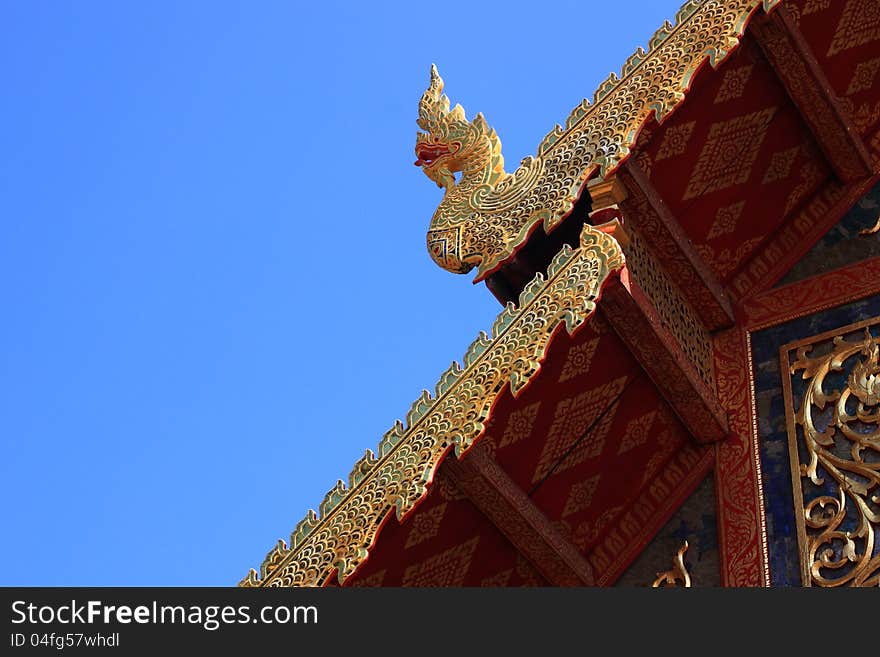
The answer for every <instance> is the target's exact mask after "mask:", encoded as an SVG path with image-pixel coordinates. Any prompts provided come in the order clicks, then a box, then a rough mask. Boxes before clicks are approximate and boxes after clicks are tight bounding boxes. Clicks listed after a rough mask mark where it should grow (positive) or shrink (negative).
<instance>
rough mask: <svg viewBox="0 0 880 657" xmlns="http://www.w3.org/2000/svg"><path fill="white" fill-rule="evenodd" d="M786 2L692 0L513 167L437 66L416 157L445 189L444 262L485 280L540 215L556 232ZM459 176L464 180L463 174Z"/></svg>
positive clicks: (440, 245)
mask: <svg viewBox="0 0 880 657" xmlns="http://www.w3.org/2000/svg"><path fill="white" fill-rule="evenodd" d="M779 1H780V0H688V1H687V2H686V3H685V4H684V6H683V7H682V8H681V9H680V10H679V11H678V13H677V14H676V22H677V24H676V25H672V24H670V23H669V22H666V23H665V24H664V25H663V26H662V27H661V28H660V29H659V30H658V31H657V33H656V34H655V35H654V37H653V38H652V39H651V40H650V42H649V44H648V51H647V52H646V51H645V50H643V49H642V48H639V49H638V50H637V51H636V52H635V54H634V55H632V57H630V58H629V59H628V60H627V61H626V63H625V64H624V66H623V70H622V72H621V75H620V77H618V76H617V75H615V74H612V75H611V76H610V77H609V78H608V79H607V80H606V81H605V82H604V83H603V84H602V85H600V87H599V89H598V90H597V91H596V93H595V95H594V97H593V102H592V103H590V102H589V101H588V100H586V99H585V100H584V101H583V102H581V103H580V104H579V105H578V106H577V107H576V108H575V109H574V110H573V111H572V113H571V114H570V115H569V117H568V119H567V120H566V122H565V127H563V126H559V125H557V126H556V127H555V128H554V129H553V130H552V131H550V133H549V134H548V135H547V136H546V137H545V138H544V139H543V141H542V142H541V143H540V145H539V146H538V151H537V154H536V155H535V156H534V157H526V158H525V159H524V160H523V161H522V163H521V164H520V166H519V168H518V169H517V170H516V171H515V172H513V173H507V172H505V170H504V158H503V157H502V155H501V142H500V140H499V139H498V136H497V135H496V133H495V131H494V130H493V129H491V128H490V127H489V125H488V123H487V122H486V120H485V119H484V118H483V116H482V114H477V115H476V117H475V118H474V119H473V120H472V121H468V120H467V117H466V116H465V112H464V109H462V107H461V105H456V106H455V107H454V108H453V109H452V110H450V109H449V99H448V98H447V97H446V96H445V95H443V94H442V91H443V80H442V79H441V78H440V76H439V74H438V73H437V70H436V68H434V67H432V69H431V81H430V85H429V87H428V89H427V91H426V92H425V94H424V95H423V96H422V99H421V101H420V103H419V118H418V125H419V127H420V128H421V129H422V130H424V131H425V132H420V133H418V135H417V138H416V147H415V150H416V156H417V158H418V159H417V161H416V164H417V165H419V166H421V167H422V169H423V170H424V172H425V174H426V175H427V176H428V177H429V178H430V179H431V180H433V181H434V182H436V183H437V184H438V185H439V186H441V187H443V188H445V194H444V197H443V200H442V201H441V203H440V205H439V207H438V208H437V210H436V211H435V213H434V216H433V218H432V220H431V225H430V227H429V229H428V236H427V242H428V250H429V252H430V254H431V257H432V258H433V259H434V260H435V262H437V264H438V265H440V266H441V267H443V268H444V269H447V270H449V271H453V272H456V273H467V272H468V271H470V270H471V269H473V268H474V267H476V268H477V280H482V279H483V278H485V277H486V276H488V275H489V274H490V273H491V272H492V271H494V270H496V269H497V268H498V267H500V266H501V264H503V262H505V261H506V260H507V259H508V258H510V257H511V256H512V255H513V253H514V252H515V251H516V249H517V248H518V247H519V246H520V245H521V244H522V243H523V242H524V241H525V240H526V238H527V236H528V235H529V233H530V232H531V231H532V229H533V228H534V227H535V226H536V224H537V223H538V222H542V223H543V226H544V229H545V230H546V231H548V232H549V231H550V230H552V229H553V228H555V227H556V225H558V224H559V222H560V221H561V220H562V219H563V218H564V217H565V216H566V215H567V214H568V213H569V212H570V211H571V209H572V207H573V204H574V202H575V200H576V199H577V198H578V196H579V195H580V194H581V191H582V187H583V184H584V182H585V181H586V180H588V179H589V178H590V177H591V176H592V175H593V174H594V173H596V172H597V171H598V173H599V175H600V176H604V175H605V174H606V173H608V172H609V171H611V170H612V169H614V168H615V167H617V165H619V164H620V163H621V162H622V161H623V160H624V159H626V157H627V156H628V155H629V152H630V147H631V146H632V144H633V142H634V141H635V139H636V135H637V134H638V132H639V129H640V128H641V127H642V126H643V125H644V124H645V122H646V121H647V120H648V118H649V117H650V116H651V115H652V114H653V115H654V116H655V117H656V118H657V119H658V120H662V119H663V118H664V117H665V116H666V115H667V114H668V113H669V112H670V111H671V110H672V109H674V108H675V107H676V106H677V105H678V104H679V103H680V102H681V101H682V100H683V99H684V97H685V92H686V91H687V89H688V88H689V86H690V84H691V79H692V77H693V75H694V74H695V72H696V71H697V70H698V69H699V68H700V66H701V65H702V64H703V63H704V62H705V61H706V60H708V61H709V63H710V65H711V66H717V65H718V64H719V63H720V62H721V61H722V60H724V59H725V57H727V54H728V53H729V52H731V50H733V49H734V48H735V47H736V46H737V45H738V44H739V38H740V36H741V35H742V33H743V31H744V30H745V25H746V21H747V20H748V18H749V16H750V15H751V14H752V13H753V12H754V11H755V10H756V9H757V7H758V6H759V5H761V4H762V3H763V6H764V9H765V10H767V11H769V10H770V9H772V8H773V7H774V6H775V5H776V4H778V3H779ZM456 174H459V178H456Z"/></svg>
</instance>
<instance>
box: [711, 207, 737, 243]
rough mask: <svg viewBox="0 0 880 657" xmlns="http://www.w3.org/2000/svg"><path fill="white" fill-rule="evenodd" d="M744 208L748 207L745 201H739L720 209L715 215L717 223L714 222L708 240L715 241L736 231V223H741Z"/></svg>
mask: <svg viewBox="0 0 880 657" xmlns="http://www.w3.org/2000/svg"><path fill="white" fill-rule="evenodd" d="M744 207H746V202H745V201H737V202H736V203H734V204H733V205H725V206H724V207H721V208H718V212H716V213H715V221H713V222H712V226H711V227H710V228H709V234H708V235H707V236H706V239H710V240H711V239H715V238H716V237H721V236H722V235H728V234H730V233H732V232H733V231H734V230H736V222H737V221H739V218H740V216H741V215H742V211H743V208H744Z"/></svg>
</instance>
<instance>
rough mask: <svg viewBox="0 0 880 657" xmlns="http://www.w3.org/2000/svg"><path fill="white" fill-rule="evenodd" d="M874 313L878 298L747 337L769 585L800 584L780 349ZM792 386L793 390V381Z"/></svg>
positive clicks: (879, 302)
mask: <svg viewBox="0 0 880 657" xmlns="http://www.w3.org/2000/svg"><path fill="white" fill-rule="evenodd" d="M878 315H880V296H874V297H870V298H868V299H863V300H861V301H856V302H854V303H850V304H847V305H845V306H839V307H837V308H832V309H830V310H826V311H823V312H820V313H816V314H814V315H809V316H807V317H802V318H800V319H795V320H792V321H790V322H786V323H785V324H780V325H778V326H772V327H770V328H767V329H764V330H762V331H757V332H756V333H753V334H752V359H753V363H754V368H755V407H756V411H757V418H758V436H759V440H760V445H761V450H760V451H761V468H762V471H763V479H764V502H765V505H766V516H767V538H768V549H769V556H770V581H771V584H773V585H774V586H800V585H801V577H800V566H799V564H798V544H797V526H796V524H795V516H794V497H793V492H792V485H791V467H790V465H789V456H788V433H787V430H786V424H785V400H784V398H783V394H782V376H781V375H780V364H779V347H781V346H782V345H784V344H787V343H789V342H794V341H796V340H802V339H804V338H808V337H810V336H813V335H817V334H819V333H824V332H825V331H832V330H834V329H838V328H841V327H843V326H846V325H847V324H852V323H853V322H857V321H860V320H862V319H869V318H871V317H876V316H878ZM794 384H795V385H796V386H797V385H798V383H797V381H795V382H794ZM795 393H797V390H795Z"/></svg>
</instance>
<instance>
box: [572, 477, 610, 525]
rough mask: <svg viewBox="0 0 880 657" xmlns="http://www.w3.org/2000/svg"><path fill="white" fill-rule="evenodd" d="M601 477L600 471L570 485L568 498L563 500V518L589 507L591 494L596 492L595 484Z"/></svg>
mask: <svg viewBox="0 0 880 657" xmlns="http://www.w3.org/2000/svg"><path fill="white" fill-rule="evenodd" d="M601 477H602V473H601V472H600V473H599V474H597V475H593V476H592V477H588V478H587V479H584V480H583V481H579V482H578V483H576V484H575V485H574V486H572V487H571V491H570V492H569V494H568V499H567V500H566V501H565V508H564V509H562V517H563V518H567V517H568V516H570V515H572V514H574V513H578V512H580V511H585V510H586V509H588V508H590V504H592V503H593V494H594V493H595V492H596V486H598V485H599V479H600V478H601Z"/></svg>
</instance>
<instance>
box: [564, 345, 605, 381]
mask: <svg viewBox="0 0 880 657" xmlns="http://www.w3.org/2000/svg"><path fill="white" fill-rule="evenodd" d="M598 346H599V338H593V339H592V340H590V341H589V342H584V343H583V344H578V345H574V346H573V347H570V348H569V350H568V353H567V354H566V356H565V364H564V365H563V366H562V372H561V373H560V374H559V383H562V382H563V381H568V380H569V379H573V378H574V377H576V376H579V375H581V374H586V373H587V372H589V371H590V363H592V362H593V356H594V355H595V354H596V347H598Z"/></svg>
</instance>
